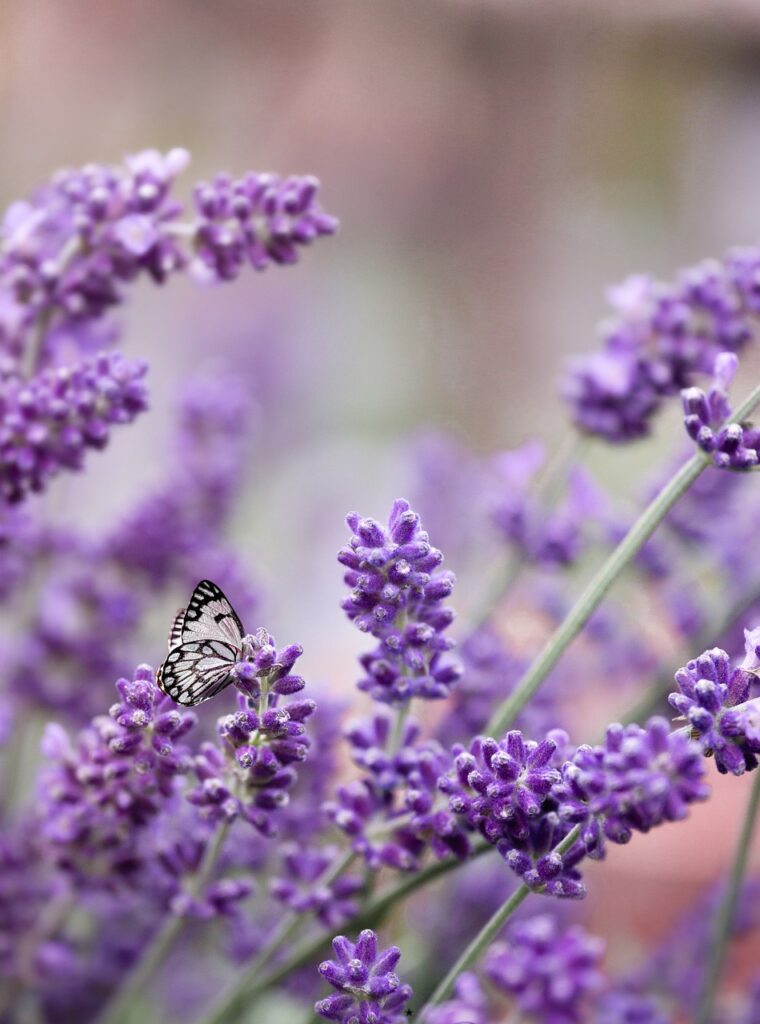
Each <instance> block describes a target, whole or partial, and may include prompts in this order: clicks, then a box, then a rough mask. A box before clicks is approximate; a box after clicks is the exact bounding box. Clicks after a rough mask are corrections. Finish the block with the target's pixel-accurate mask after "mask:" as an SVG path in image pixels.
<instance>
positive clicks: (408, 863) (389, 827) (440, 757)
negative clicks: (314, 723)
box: [324, 716, 470, 871]
mask: <svg viewBox="0 0 760 1024" xmlns="http://www.w3.org/2000/svg"><path fill="white" fill-rule="evenodd" d="M390 735H391V733H390V722H389V720H387V719H384V717H383V716H376V717H375V718H373V719H370V720H368V721H364V722H361V723H354V724H353V725H352V726H350V727H349V729H348V737H349V739H351V741H352V743H354V745H355V753H354V760H355V761H356V762H357V763H358V764H361V765H362V766H363V767H365V770H366V771H367V775H366V776H365V777H364V778H362V779H356V780H354V781H352V782H349V783H347V784H345V785H341V786H338V787H337V789H336V791H335V795H334V797H333V798H332V799H331V800H328V801H327V802H326V803H325V805H324V810H325V813H326V814H327V817H328V818H329V819H330V820H331V821H332V822H333V823H334V824H335V825H336V826H337V827H338V828H339V829H341V830H342V831H343V832H345V833H346V834H347V835H348V836H349V837H350V838H351V841H352V845H353V848H354V850H355V851H356V852H357V853H358V854H360V855H361V856H362V857H363V858H364V859H365V860H366V861H367V863H368V865H369V866H370V867H371V868H375V869H377V868H379V867H381V866H382V865H385V866H387V867H392V868H396V869H399V870H403V871H410V870H414V869H415V868H417V867H418V866H419V863H420V859H421V857H422V855H423V853H424V852H425V851H426V850H427V849H431V850H432V851H433V852H434V853H435V855H436V856H438V857H446V856H450V855H452V854H453V855H454V856H456V857H459V858H464V857H466V856H467V855H468V853H469V852H470V843H469V840H468V837H467V834H466V831H465V829H463V828H462V826H461V824H460V823H459V822H458V821H457V820H456V818H455V817H454V816H453V815H452V814H451V813H450V812H449V811H448V809H447V808H446V806H445V804H442V802H441V799H440V793H439V779H440V778H441V776H442V775H443V774H444V773H445V772H447V771H448V770H449V769H450V767H451V757H450V756H449V754H448V753H447V752H446V751H445V750H444V749H443V747H441V746H440V745H439V744H437V743H435V742H433V741H429V742H425V743H420V744H417V745H416V746H415V745H414V741H415V740H416V739H417V737H418V735H419V726H418V725H417V724H416V723H415V722H406V723H405V728H404V731H403V736H402V745H401V746H400V747H399V750H398V751H397V752H395V753H391V752H390V751H389V750H388V747H389V742H390Z"/></svg>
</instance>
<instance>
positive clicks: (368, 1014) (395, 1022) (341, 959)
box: [314, 929, 412, 1024]
mask: <svg viewBox="0 0 760 1024" xmlns="http://www.w3.org/2000/svg"><path fill="white" fill-rule="evenodd" d="M333 950H334V952H335V957H336V959H335V960H325V961H324V962H323V963H321V964H320V965H319V973H320V974H321V975H322V977H323V978H324V979H325V980H326V981H327V982H329V983H330V984H331V985H332V987H333V988H334V989H336V990H337V993H336V994H335V995H331V996H328V997H327V998H326V999H321V1000H320V1001H319V1002H318V1003H316V1005H315V1006H314V1009H315V1010H316V1012H317V1013H318V1014H319V1015H320V1016H321V1017H325V1018H326V1019H327V1020H334V1021H339V1022H340V1024H400V1022H401V1021H403V1020H404V1019H405V1014H404V1008H405V1006H406V1004H407V1003H408V1002H409V1000H410V999H411V997H412V989H411V987H410V986H409V985H402V983H401V981H400V980H399V977H398V975H397V974H396V973H395V967H396V965H397V964H398V962H399V960H400V959H401V951H400V950H399V949H398V947H397V946H390V947H389V948H388V949H386V950H384V951H383V952H380V951H379V950H378V948H377V936H376V935H375V933H374V932H373V931H370V929H366V930H365V931H363V932H361V933H360V934H359V938H358V939H357V940H356V943H353V942H350V941H349V940H348V939H347V938H345V936H343V935H339V936H338V937H337V938H335V939H333Z"/></svg>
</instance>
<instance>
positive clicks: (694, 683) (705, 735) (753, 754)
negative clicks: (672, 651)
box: [669, 629, 760, 775]
mask: <svg viewBox="0 0 760 1024" xmlns="http://www.w3.org/2000/svg"><path fill="white" fill-rule="evenodd" d="M745 641H746V648H747V653H746V657H745V659H744V661H743V662H742V664H741V665H740V666H739V667H738V668H732V667H731V659H730V658H729V656H728V655H727V654H726V652H725V651H723V650H721V649H720V648H719V647H715V648H713V650H711V651H705V652H704V653H703V654H700V656H699V657H698V658H695V659H694V660H693V661H690V662H689V663H688V664H687V665H684V667H683V668H680V669H679V670H678V671H677V672H676V676H675V679H676V683H677V684H678V693H671V695H670V697H669V700H670V703H671V705H672V706H673V707H674V708H675V709H676V711H678V712H679V713H680V714H681V715H682V717H683V719H685V720H686V722H687V723H688V725H689V728H690V730H691V735H692V736H693V737H694V738H695V740H698V741H699V744H700V746H701V748H702V750H703V751H704V752H705V753H707V754H714V755H715V764H716V767H717V769H718V771H719V772H722V773H723V774H726V773H727V772H730V773H731V774H733V775H741V774H742V773H743V772H744V771H746V770H747V769H752V768H755V767H756V766H757V762H758V756H760V708H759V707H758V705H757V704H756V703H755V702H749V703H747V702H748V701H749V699H750V696H751V692H752V682H753V680H754V673H755V671H756V669H757V668H758V666H760V656H759V655H758V650H760V633H759V631H758V630H757V629H753V630H746V631H745Z"/></svg>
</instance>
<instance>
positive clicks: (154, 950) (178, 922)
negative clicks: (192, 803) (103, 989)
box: [96, 822, 230, 1024]
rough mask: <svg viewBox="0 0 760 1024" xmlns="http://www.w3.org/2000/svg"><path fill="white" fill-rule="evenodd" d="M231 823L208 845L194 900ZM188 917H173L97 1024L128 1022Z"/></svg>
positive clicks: (194, 886) (191, 887)
mask: <svg viewBox="0 0 760 1024" xmlns="http://www.w3.org/2000/svg"><path fill="white" fill-rule="evenodd" d="M229 829H230V825H229V823H228V822H225V823H224V824H222V825H221V826H220V827H219V828H218V829H217V832H216V835H215V836H214V837H213V839H212V840H211V841H210V842H209V844H208V846H207V847H206V851H205V853H204V856H203V860H202V861H201V864H200V866H199V868H198V871H197V872H196V874H195V875H194V876H193V878H192V880H191V882H190V884H189V885H188V890H189V893H190V895H191V896H192V897H193V898H196V897H198V896H200V894H201V893H202V892H203V890H204V888H205V887H206V885H207V884H208V882H209V880H210V879H211V876H212V874H213V872H214V868H215V867H216V863H217V861H218V859H219V854H220V853H221V852H222V847H223V846H224V842H225V840H226V838H227V835H228V833H229ZM187 921H188V918H186V917H179V916H177V915H175V914H172V915H170V916H169V917H168V918H167V919H166V921H165V922H164V924H163V925H162V927H161V928H159V930H158V931H157V932H156V934H155V936H154V937H153V939H152V940H151V942H150V944H149V945H148V947H147V949H146V950H145V953H144V954H143V955H142V957H141V958H140V959H139V960H138V962H137V963H136V964H135V966H134V968H133V969H132V971H131V973H130V974H129V975H128V976H127V979H126V981H125V982H124V984H123V985H121V986H119V989H118V991H117V992H116V994H115V995H114V997H113V998H112V999H111V1000H109V1002H108V1003H106V1005H105V1006H104V1007H103V1009H102V1010H101V1012H100V1013H99V1014H98V1017H97V1022H96V1024H122V1022H125V1021H128V1020H129V1019H130V1017H131V1016H132V1012H133V1011H134V1010H135V1007H136V1006H137V1005H138V1003H139V1001H140V996H141V994H142V993H143V992H144V990H145V988H146V986H147V985H148V982H149V981H150V979H151V978H152V977H153V975H154V974H155V973H156V971H157V970H158V968H159V967H160V965H161V964H162V963H163V961H164V958H165V957H166V954H167V953H168V952H169V949H170V948H171V947H172V946H173V944H174V941H175V940H176V938H177V936H178V935H179V934H180V932H181V931H182V929H183V928H184V926H185V924H186V923H187Z"/></svg>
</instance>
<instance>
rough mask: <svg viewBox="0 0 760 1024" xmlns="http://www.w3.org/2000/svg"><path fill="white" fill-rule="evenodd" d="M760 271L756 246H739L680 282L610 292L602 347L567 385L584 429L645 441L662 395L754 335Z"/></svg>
mask: <svg viewBox="0 0 760 1024" xmlns="http://www.w3.org/2000/svg"><path fill="white" fill-rule="evenodd" d="M758 267H760V251H758V249H756V248H746V249H735V250H732V251H731V252H729V254H728V255H727V257H726V258H725V259H724V260H723V261H722V262H718V261H717V260H706V261H705V262H703V263H701V264H699V265H697V266H696V267H693V268H691V269H689V270H686V271H683V272H682V273H681V274H680V275H679V277H678V279H677V280H676V282H675V283H674V284H670V285H666V284H659V283H657V282H655V281H653V280H652V279H651V278H649V277H646V276H644V275H638V276H635V277H629V278H628V279H627V280H626V281H624V282H623V283H622V284H621V285H619V286H617V287H616V288H614V289H610V291H609V292H608V298H609V301H610V302H611V304H612V306H613V309H614V314H615V315H614V316H613V317H612V318H611V319H610V320H609V321H608V322H606V323H604V324H603V325H602V340H603V349H602V351H601V352H595V353H593V354H592V355H590V356H587V357H585V358H583V359H578V360H576V361H575V363H574V365H573V366H572V367H571V370H570V373H569V375H568V377H567V379H566V381H565V385H564V392H565V397H566V398H567V400H568V401H569V403H570V405H571V407H572V410H573V416H574V419H575V421H576V423H577V425H578V426H579V427H580V428H581V430H584V431H587V432H588V433H592V434H598V435H600V436H602V437H604V438H606V439H607V440H608V441H612V442H618V443H619V442H623V441H630V440H633V439H635V438H638V437H642V436H644V435H645V434H646V433H648V431H649V424H650V420H651V418H652V416H653V415H654V413H655V412H656V411H657V409H658V408H659V406H660V404H661V402H662V400H663V398H665V397H667V396H668V395H673V394H677V393H678V392H679V391H680V390H681V389H682V388H686V387H689V386H691V385H692V384H693V382H694V376H695V375H696V374H698V373H707V374H709V373H711V372H712V369H713V364H714V362H715V358H716V356H717V355H718V354H719V353H721V352H725V351H727V352H736V351H739V350H740V349H741V348H742V347H743V346H744V345H745V344H746V343H747V342H748V341H749V340H750V339H751V338H752V337H753V336H754V333H755V327H754V319H755V317H756V314H757V311H758V288H757V271H758Z"/></svg>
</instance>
